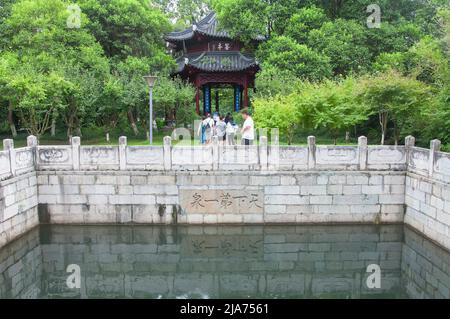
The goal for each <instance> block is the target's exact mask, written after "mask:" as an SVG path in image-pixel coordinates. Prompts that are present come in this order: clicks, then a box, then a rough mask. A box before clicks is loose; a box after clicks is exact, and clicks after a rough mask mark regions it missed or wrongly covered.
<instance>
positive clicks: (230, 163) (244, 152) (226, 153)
mask: <svg viewBox="0 0 450 319" xmlns="http://www.w3.org/2000/svg"><path fill="white" fill-rule="evenodd" d="M258 166H259V156H258V146H255V145H251V146H244V145H227V146H219V169H224V170H249V169H251V170H256V169H259V168H258Z"/></svg>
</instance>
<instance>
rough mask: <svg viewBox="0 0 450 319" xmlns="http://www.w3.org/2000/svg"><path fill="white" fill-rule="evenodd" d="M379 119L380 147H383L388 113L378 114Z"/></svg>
mask: <svg viewBox="0 0 450 319" xmlns="http://www.w3.org/2000/svg"><path fill="white" fill-rule="evenodd" d="M378 116H379V119H380V126H381V145H384V142H385V139H386V130H387V122H388V113H387V112H380V113H379V114H378Z"/></svg>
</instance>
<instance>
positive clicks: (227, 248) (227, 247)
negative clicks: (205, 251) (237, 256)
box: [220, 239, 233, 255]
mask: <svg viewBox="0 0 450 319" xmlns="http://www.w3.org/2000/svg"><path fill="white" fill-rule="evenodd" d="M232 246H233V244H232V243H231V241H229V240H227V239H225V240H222V242H221V243H220V248H222V252H223V254H224V255H229V254H231V250H232V249H231V248H232Z"/></svg>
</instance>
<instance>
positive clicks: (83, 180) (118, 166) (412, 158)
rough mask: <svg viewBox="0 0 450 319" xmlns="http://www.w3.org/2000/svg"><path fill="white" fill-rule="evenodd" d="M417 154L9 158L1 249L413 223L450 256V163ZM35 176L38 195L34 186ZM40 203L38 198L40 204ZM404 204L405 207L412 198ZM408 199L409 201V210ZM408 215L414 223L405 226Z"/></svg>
mask: <svg viewBox="0 0 450 319" xmlns="http://www.w3.org/2000/svg"><path fill="white" fill-rule="evenodd" d="M439 146H440V143H439V141H437V140H435V141H432V142H431V147H430V149H429V150H428V149H422V148H418V147H415V146H414V138H413V137H407V139H406V141H405V146H368V145H367V139H366V138H365V137H360V138H359V141H358V146H317V145H316V144H315V138H314V137H312V136H311V137H308V144H307V146H305V147H297V146H295V147H294V146H274V145H268V144H267V138H265V137H264V136H262V137H261V139H260V144H259V145H257V146H252V147H248V148H246V147H243V146H226V147H222V146H220V145H219V144H218V142H217V140H216V139H215V140H214V143H212V144H211V145H209V146H206V147H198V146H196V147H191V146H189V147H188V146H180V145H175V146H172V145H171V139H170V137H166V138H165V139H164V145H163V146H148V147H147V146H128V145H127V141H126V137H121V138H120V140H119V145H118V146H95V147H93V146H81V145H80V139H79V138H78V137H74V138H72V140H71V144H70V145H65V146H39V145H38V144H37V141H36V138H35V137H33V136H30V137H29V138H28V145H27V147H24V148H19V149H15V148H14V145H13V142H12V140H4V151H1V152H0V180H3V181H2V182H1V184H0V245H3V244H4V243H6V242H8V241H10V240H11V239H12V238H15V237H17V236H18V235H20V234H21V233H23V232H24V231H26V230H28V229H29V228H31V227H33V226H34V225H35V224H36V223H37V208H36V205H37V203H38V202H39V203H40V204H41V205H40V213H41V214H40V215H41V218H42V221H50V222H51V223H69V224H73V223H81V224H91V223H119V224H122V223H158V224H174V223H178V224H215V223H224V224H227V223H337V222H358V223H362V222H368V223H383V222H386V223H387V222H403V221H404V222H406V223H407V224H409V225H411V226H413V227H414V228H416V229H418V230H419V231H421V232H422V233H424V234H426V235H427V236H428V237H430V238H432V239H433V240H436V241H437V242H439V243H440V244H442V245H444V246H445V247H447V248H450V217H449V216H450V194H449V183H450V182H449V181H450V155H449V154H447V153H443V152H440V151H439ZM36 176H37V179H38V183H37V184H38V187H36ZM36 194H39V195H38V196H37V195H36ZM405 194H406V196H405ZM405 198H406V200H405ZM405 207H406V216H405V217H404V212H405Z"/></svg>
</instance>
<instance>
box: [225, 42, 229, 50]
mask: <svg viewBox="0 0 450 319" xmlns="http://www.w3.org/2000/svg"><path fill="white" fill-rule="evenodd" d="M225 50H226V51H228V50H230V44H229V43H225Z"/></svg>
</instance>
